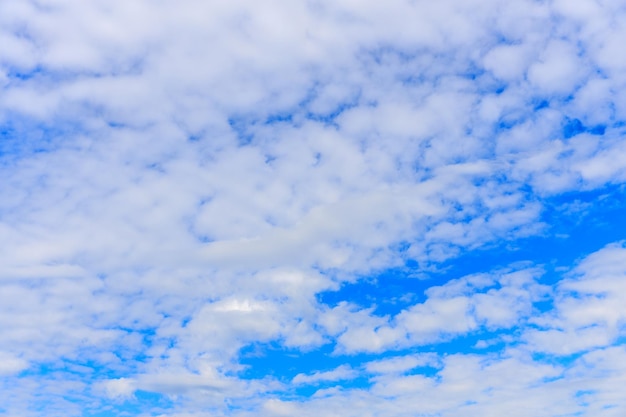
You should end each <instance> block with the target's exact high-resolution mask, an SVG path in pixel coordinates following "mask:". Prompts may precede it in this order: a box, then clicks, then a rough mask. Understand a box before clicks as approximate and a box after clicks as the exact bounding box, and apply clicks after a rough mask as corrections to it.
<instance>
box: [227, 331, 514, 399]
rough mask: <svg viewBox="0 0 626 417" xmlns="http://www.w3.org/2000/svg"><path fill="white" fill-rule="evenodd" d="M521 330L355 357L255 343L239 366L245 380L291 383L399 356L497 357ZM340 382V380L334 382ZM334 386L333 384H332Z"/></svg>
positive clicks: (425, 371) (425, 370) (353, 383)
mask: <svg viewBox="0 0 626 417" xmlns="http://www.w3.org/2000/svg"><path fill="white" fill-rule="evenodd" d="M516 329H517V328H511V329H505V330H495V331H489V330H486V329H484V328H483V329H480V330H478V331H473V332H470V333H467V334H462V335H449V336H447V338H446V336H443V337H442V339H443V340H442V339H439V340H437V341H432V342H429V343H423V344H419V346H413V347H410V348H398V349H389V350H386V351H385V352H373V353H372V352H357V353H352V354H341V353H336V350H335V348H336V346H335V344H334V343H328V344H326V345H323V346H321V347H319V348H315V349H313V350H308V351H304V350H300V349H293V348H285V347H284V346H283V345H282V344H280V343H279V342H276V341H274V342H271V343H266V344H258V343H257V344H252V345H248V346H246V347H244V348H243V349H242V350H241V352H240V360H239V363H240V364H241V365H243V366H244V367H245V370H244V371H242V372H240V373H239V377H240V378H242V379H250V380H252V379H263V378H267V377H270V378H274V379H277V380H279V381H282V382H284V383H288V382H289V381H291V380H292V379H293V378H294V377H295V376H297V375H299V374H312V373H314V372H327V371H331V370H333V369H336V368H338V367H340V366H346V365H347V366H349V367H350V368H352V369H354V370H356V371H357V373H358V374H359V375H360V374H366V373H367V372H366V371H365V369H364V368H363V366H364V365H365V364H366V363H368V362H371V361H376V360H380V359H389V358H395V357H403V358H406V357H410V356H413V355H421V354H424V353H432V354H435V355H437V356H438V357H443V356H445V355H452V354H472V353H476V354H483V355H485V354H496V353H498V352H501V351H502V350H503V349H504V348H505V347H506V346H512V345H515V344H516V343H517V342H508V341H507V336H511V335H513V334H515V332H517V330H516ZM437 372H438V368H437V367H436V366H430V365H428V366H416V367H414V368H411V369H409V370H407V371H406V372H405V373H407V374H420V375H424V376H428V377H432V376H434V375H435V374H436V373H437ZM333 382H336V381H333ZM329 383H330V381H329ZM361 383H362V381H359V378H354V379H345V380H343V382H342V384H341V385H342V386H343V387H344V388H350V387H360V385H359V384H361Z"/></svg>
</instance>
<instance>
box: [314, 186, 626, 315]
mask: <svg viewBox="0 0 626 417" xmlns="http://www.w3.org/2000/svg"><path fill="white" fill-rule="evenodd" d="M625 201H626V189H625V187H624V186H622V185H609V186H607V187H605V188H603V189H598V190H592V191H585V192H580V191H577V192H570V193H566V194H562V195H558V196H556V197H552V198H550V199H548V200H546V201H545V202H544V210H543V212H542V215H541V219H540V221H541V222H542V223H545V224H546V228H545V229H544V232H543V233H542V234H540V235H534V236H529V237H523V238H518V239H515V240H502V241H499V242H497V243H490V244H488V245H486V246H485V247H483V248H478V249H477V250H471V251H469V250H468V251H461V252H460V254H459V255H458V256H456V257H454V258H452V259H449V260H447V261H444V262H442V263H441V264H440V265H438V267H437V269H436V270H435V271H428V272H423V271H422V270H421V266H420V265H419V264H418V263H416V262H415V261H412V260H410V259H408V260H406V262H405V266H404V267H401V268H392V269H387V270H384V271H380V272H378V273H376V274H375V275H371V276H363V277H360V279H359V280H357V281H355V282H351V283H345V284H343V285H342V286H341V288H340V289H339V290H337V291H326V292H322V293H320V294H318V300H319V301H320V302H322V303H324V304H326V305H329V306H336V305H337V304H339V303H340V302H342V301H349V302H351V303H354V304H357V305H359V306H362V307H375V312H376V314H378V315H386V314H396V313H398V312H399V311H401V310H402V309H404V308H406V307H407V306H409V305H412V304H414V303H416V302H423V301H424V300H425V295H424V291H426V290H427V289H428V288H430V287H431V286H434V285H443V284H445V283H446V282H448V281H449V280H451V279H456V278H461V277H463V276H466V275H471V274H476V273H488V272H491V271H497V270H503V269H508V268H510V267H514V266H515V265H516V264H519V263H528V262H531V263H532V264H533V265H539V266H541V267H542V268H543V269H544V271H545V273H544V274H543V275H542V276H541V277H540V282H542V283H546V284H552V283H555V282H557V281H558V280H560V279H561V278H562V275H563V273H564V272H565V271H564V268H566V266H571V265H574V264H575V263H576V261H578V260H580V259H581V258H582V257H583V256H585V255H587V254H589V253H592V252H594V251H597V250H599V249H601V248H602V247H604V246H605V245H607V244H609V243H611V242H615V241H619V240H622V239H624V238H626V232H624V231H625V230H626V218H625V217H624V216H623V213H624V211H625V210H626V203H625ZM417 277H419V278H417ZM549 305H550V301H549V300H548V301H546V302H544V303H543V308H542V309H545V308H548V307H549Z"/></svg>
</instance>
